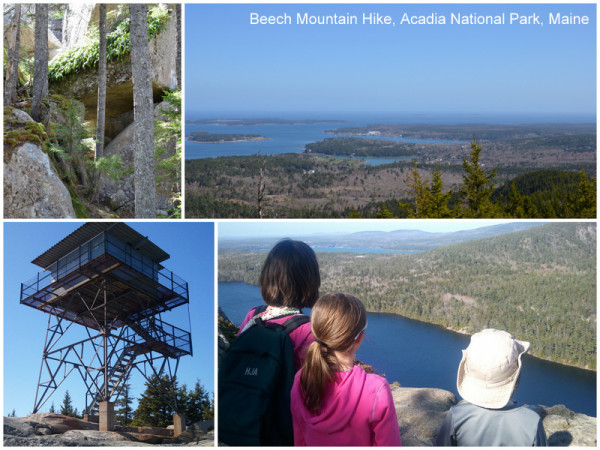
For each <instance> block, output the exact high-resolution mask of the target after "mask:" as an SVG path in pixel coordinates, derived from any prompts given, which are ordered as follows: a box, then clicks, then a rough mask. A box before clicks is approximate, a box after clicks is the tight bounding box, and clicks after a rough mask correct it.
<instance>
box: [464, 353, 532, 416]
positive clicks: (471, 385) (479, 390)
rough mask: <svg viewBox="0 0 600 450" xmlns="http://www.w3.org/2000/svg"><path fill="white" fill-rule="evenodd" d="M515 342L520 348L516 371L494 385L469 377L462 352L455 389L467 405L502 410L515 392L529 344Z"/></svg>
mask: <svg viewBox="0 0 600 450" xmlns="http://www.w3.org/2000/svg"><path fill="white" fill-rule="evenodd" d="M517 342H518V343H519V345H520V347H521V348H520V349H519V355H518V359H517V369H516V370H515V371H514V372H513V374H512V375H511V376H510V377H509V378H507V379H505V380H502V381H500V382H496V383H490V382H486V381H483V380H480V379H476V378H474V377H472V376H470V375H469V373H468V372H467V370H466V364H465V363H466V351H465V350H463V357H462V359H461V361H460V364H459V365H458V375H457V377H456V387H457V389H458V393H459V394H460V396H461V397H462V398H463V399H465V400H466V401H468V402H469V403H472V404H474V405H477V406H481V407H483V408H488V409H502V408H504V407H505V406H506V405H507V404H508V402H509V401H510V399H511V397H512V395H513V393H514V392H515V389H516V387H517V383H518V381H519V375H520V374H521V367H522V362H521V359H522V357H523V354H524V353H526V352H527V350H528V349H529V342H523V341H517Z"/></svg>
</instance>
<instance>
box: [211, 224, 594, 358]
mask: <svg viewBox="0 0 600 450" xmlns="http://www.w3.org/2000/svg"><path fill="white" fill-rule="evenodd" d="M265 256H266V254H265V252H248V253H239V252H224V253H221V254H220V255H219V281H245V282H247V283H251V284H257V280H258V276H259V273H260V267H261V265H262V262H263V261H264V258H265ZM318 259H319V264H320V267H321V274H322V287H321V292H322V293H325V292H330V291H345V292H351V293H353V294H355V295H357V296H358V297H359V298H360V299H361V300H363V302H364V303H365V304H366V305H367V307H368V309H369V310H370V311H377V312H387V313H395V314H400V315H402V316H406V317H410V318H413V319H418V320H423V321H426V322H430V323H435V324H439V325H441V326H444V327H449V328H451V329H454V330H459V331H464V332H467V333H474V332H477V331H480V330H481V329H483V328H486V327H494V328H500V329H505V330H507V331H509V332H511V333H513V334H514V335H516V336H518V337H519V338H520V339H524V340H528V341H530V342H531V344H532V345H531V353H532V354H534V355H535V356H538V357H541V358H545V359H551V360H553V361H557V362H562V363H566V364H571V365H576V366H579V367H586V368H593V369H595V368H596V225H595V224H593V223H553V224H549V225H544V226H540V227H536V228H534V229H530V230H526V231H520V232H516V233H511V234H507V235H503V236H498V237H494V238H489V239H481V240H477V241H472V242H467V243H461V244H455V245H450V246H446V247H442V248H438V249H436V250H431V251H427V252H422V253H418V254H413V255H403V254H356V253H322V252H321V253H318Z"/></svg>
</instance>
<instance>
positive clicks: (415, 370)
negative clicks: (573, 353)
mask: <svg viewBox="0 0 600 450" xmlns="http://www.w3.org/2000/svg"><path fill="white" fill-rule="evenodd" d="M218 294H219V297H218V298H219V300H218V301H219V306H220V307H221V308H222V309H223V311H224V312H225V314H226V315H227V316H228V317H229V319H230V320H232V321H233V322H234V323H235V324H236V325H239V324H240V323H241V321H242V320H243V318H244V317H245V315H246V313H247V312H248V310H249V309H250V308H252V307H253V306H257V305H260V304H262V303H263V301H262V298H261V296H260V290H259V288H258V287H257V286H252V285H249V284H246V283H219V289H218ZM305 313H308V311H305ZM516 337H517V338H518V336H516ZM469 339H470V337H469V336H466V335H462V334H459V333H455V332H452V331H448V330H446V329H444V328H442V327H439V326H436V325H431V324H427V323H424V322H419V321H415V320H410V319H406V318H404V317H401V316H396V315H391V314H379V313H369V315H368V328H367V334H366V338H365V339H364V341H363V344H362V346H361V348H360V349H359V351H358V355H357V357H358V358H359V359H360V360H361V361H363V362H364V363H366V364H370V365H371V366H373V367H374V368H376V369H377V371H378V373H379V374H382V375H385V377H386V378H387V379H388V380H389V381H390V382H394V381H397V382H398V383H400V385H402V386H404V387H436V388H441V389H445V390H448V391H451V392H453V393H454V394H455V395H456V396H457V398H458V399H460V397H459V396H458V392H457V390H456V372H457V369H458V364H459V362H460V360H461V357H462V352H461V351H462V350H463V349H465V348H466V347H467V346H468V345H469ZM515 399H516V400H518V401H519V402H520V403H523V404H542V405H546V406H553V405H557V404H563V405H565V406H566V407H567V408H569V409H571V410H572V411H575V412H578V413H583V414H587V415H590V416H594V417H595V416H596V372H594V371H589V370H582V369H578V368H575V367H570V366H565V365H562V364H556V363H552V362H549V361H544V360H541V359H538V358H534V357H532V356H529V355H525V357H524V359H523V373H522V377H521V382H520V385H519V388H518V389H517V392H516V395H515Z"/></svg>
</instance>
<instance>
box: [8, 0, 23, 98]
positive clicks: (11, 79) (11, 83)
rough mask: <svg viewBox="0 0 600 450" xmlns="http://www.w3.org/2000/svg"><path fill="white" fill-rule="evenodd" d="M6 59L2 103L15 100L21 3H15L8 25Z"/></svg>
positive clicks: (17, 77)
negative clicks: (10, 21)
mask: <svg viewBox="0 0 600 450" xmlns="http://www.w3.org/2000/svg"><path fill="white" fill-rule="evenodd" d="M9 27H10V29H9V37H8V60H7V61H6V82H5V84H4V104H5V105H11V104H13V103H15V102H16V101H17V83H18V79H19V45H20V41H21V37H20V34H21V4H20V3H16V4H15V11H14V15H13V20H12V23H11V24H10V25H9Z"/></svg>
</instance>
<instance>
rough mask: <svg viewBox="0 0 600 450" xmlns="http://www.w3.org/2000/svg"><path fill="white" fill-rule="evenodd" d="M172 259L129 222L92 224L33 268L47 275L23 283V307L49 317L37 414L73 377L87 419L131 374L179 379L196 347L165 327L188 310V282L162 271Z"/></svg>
mask: <svg viewBox="0 0 600 450" xmlns="http://www.w3.org/2000/svg"><path fill="white" fill-rule="evenodd" d="M168 258H169V255H168V254H167V253H166V252H165V251H164V250H162V249H160V248H159V247H158V246H156V245H155V244H153V243H152V242H151V241H150V240H148V238H147V237H144V236H142V235H141V234H139V233H138V232H137V231H135V230H134V229H132V228H131V227H129V226H128V225H126V224H124V223H121V222H119V223H110V222H93V223H86V224H85V225H83V226H81V227H80V228H78V229H77V230H75V231H74V232H73V233H71V234H70V235H68V236H67V237H65V238H64V239H63V240H62V241H60V242H59V243H57V244H56V245H54V246H53V247H52V248H50V249H48V250H47V251H46V252H44V253H43V254H42V255H40V256H38V257H37V258H36V259H34V260H33V261H32V262H33V263H34V264H36V265H38V266H40V267H41V268H42V269H44V270H43V271H42V272H40V273H38V274H37V275H36V276H34V277H33V278H31V279H30V280H28V281H26V282H24V283H22V284H21V303H22V304H24V305H28V306H30V307H32V308H35V309H38V310H40V311H43V312H45V313H48V327H47V331H46V340H45V344H44V350H43V355H42V364H41V368H40V375H39V380H38V386H37V392H36V398H35V405H34V408H33V412H34V413H36V412H38V411H39V410H40V408H41V407H42V406H43V405H44V403H45V402H46V401H47V400H48V398H49V397H50V396H51V395H52V393H54V392H55V391H56V389H57V388H58V387H59V386H60V385H61V384H62V383H63V382H64V380H65V379H66V378H67V376H68V375H69V374H70V373H72V372H78V373H79V374H80V376H81V378H82V379H83V381H84V383H85V386H86V402H85V404H86V408H85V412H86V413H88V414H91V413H92V412H93V411H95V410H96V408H97V406H98V404H99V403H100V402H111V401H115V400H116V399H117V398H118V397H119V395H120V394H121V392H122V389H123V386H124V381H125V380H126V379H127V377H128V376H129V374H130V373H131V372H132V371H133V370H134V369H135V370H137V371H139V372H140V373H141V374H142V375H143V376H144V377H145V378H146V379H147V380H150V378H151V377H152V376H153V375H154V376H156V377H157V378H156V379H159V380H160V379H161V378H162V377H163V376H164V375H170V376H171V377H174V376H175V374H176V372H177V368H178V365H179V359H180V358H181V357H182V356H186V355H191V354H192V341H191V334H190V332H189V331H186V330H184V329H181V328H178V327H175V326H173V325H171V324H169V323H167V322H165V321H163V320H162V314H163V313H166V312H168V311H171V310H173V309H174V308H177V307H180V306H183V305H187V304H188V303H189V296H188V285H187V283H186V282H185V281H184V280H182V279H181V278H179V277H178V276H177V275H175V274H173V273H172V272H170V271H168V270H167V269H165V268H164V267H163V266H162V265H161V263H162V262H163V261H165V260H166V259H168ZM187 317H188V323H189V311H188V312H187ZM82 330H83V331H82ZM165 400H167V401H168V402H169V404H171V405H172V407H173V409H174V410H177V405H176V400H175V399H174V398H165Z"/></svg>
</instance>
